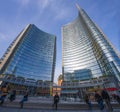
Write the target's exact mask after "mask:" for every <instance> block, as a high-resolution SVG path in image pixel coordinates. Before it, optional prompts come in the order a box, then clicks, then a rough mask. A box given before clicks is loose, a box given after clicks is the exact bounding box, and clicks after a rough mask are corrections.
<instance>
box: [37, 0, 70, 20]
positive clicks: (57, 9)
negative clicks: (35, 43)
mask: <svg viewBox="0 0 120 112" xmlns="http://www.w3.org/2000/svg"><path fill="white" fill-rule="evenodd" d="M38 7H39V9H40V11H41V12H44V10H45V9H46V8H48V9H49V12H50V13H51V14H53V15H54V19H57V20H58V19H63V18H65V17H66V16H67V15H68V14H69V11H70V10H69V7H66V6H64V4H63V2H60V1H58V0H38Z"/></svg>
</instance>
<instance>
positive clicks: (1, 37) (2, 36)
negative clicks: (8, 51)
mask: <svg viewBox="0 0 120 112" xmlns="http://www.w3.org/2000/svg"><path fill="white" fill-rule="evenodd" d="M1 39H2V40H6V39H7V38H6V36H5V35H4V34H3V33H1V32H0V40H1Z"/></svg>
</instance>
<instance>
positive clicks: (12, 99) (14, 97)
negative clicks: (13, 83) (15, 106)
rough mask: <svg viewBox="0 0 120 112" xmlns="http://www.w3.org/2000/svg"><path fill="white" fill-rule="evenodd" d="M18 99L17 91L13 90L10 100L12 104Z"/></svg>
mask: <svg viewBox="0 0 120 112" xmlns="http://www.w3.org/2000/svg"><path fill="white" fill-rule="evenodd" d="M15 99H16V90H13V91H12V92H11V94H10V97H9V100H10V101H11V102H12V101H14V100H15Z"/></svg>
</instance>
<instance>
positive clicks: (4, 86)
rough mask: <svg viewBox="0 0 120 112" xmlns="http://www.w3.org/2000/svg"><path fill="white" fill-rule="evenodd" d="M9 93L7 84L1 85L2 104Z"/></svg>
mask: <svg viewBox="0 0 120 112" xmlns="http://www.w3.org/2000/svg"><path fill="white" fill-rule="evenodd" d="M7 94H8V89H7V86H6V85H3V86H2V87H1V96H0V101H1V102H0V105H2V104H3V103H4V101H5V98H6V96H7Z"/></svg>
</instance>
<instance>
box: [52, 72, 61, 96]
mask: <svg viewBox="0 0 120 112" xmlns="http://www.w3.org/2000/svg"><path fill="white" fill-rule="evenodd" d="M62 81H63V75H62V74H60V75H59V77H58V84H54V85H53V96H54V95H55V93H56V92H57V93H58V95H60V94H61V86H62Z"/></svg>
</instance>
